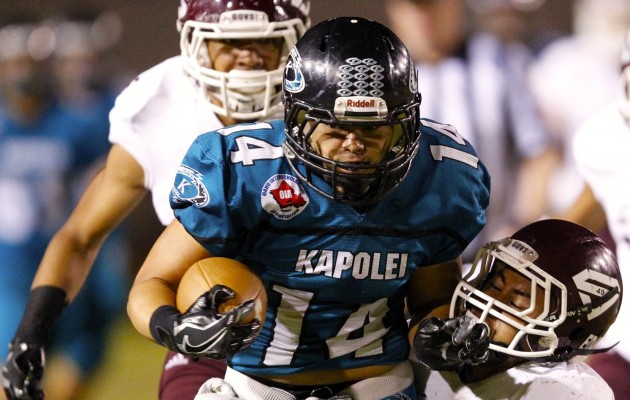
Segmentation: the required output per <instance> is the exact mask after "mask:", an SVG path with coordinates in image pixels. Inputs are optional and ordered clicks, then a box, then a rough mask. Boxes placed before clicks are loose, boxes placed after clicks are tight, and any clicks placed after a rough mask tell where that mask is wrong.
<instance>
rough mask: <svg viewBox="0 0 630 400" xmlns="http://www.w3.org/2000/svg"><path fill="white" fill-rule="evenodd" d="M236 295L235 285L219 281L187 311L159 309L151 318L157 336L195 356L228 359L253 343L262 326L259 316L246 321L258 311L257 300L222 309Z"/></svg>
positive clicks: (158, 338)
mask: <svg viewBox="0 0 630 400" xmlns="http://www.w3.org/2000/svg"><path fill="white" fill-rule="evenodd" d="M234 296H235V294H234V291H233V290H232V289H230V288H228V287H227V286H223V285H216V286H213V287H212V288H211V289H210V290H208V291H207V292H205V293H204V294H203V295H201V296H200V297H199V298H198V299H197V300H196V301H195V302H194V303H193V305H191V306H190V308H189V309H188V310H187V311H186V312H185V313H184V314H180V313H179V312H178V311H177V310H176V309H175V308H174V307H168V308H164V307H162V308H161V309H158V310H157V311H156V313H155V314H154V316H153V318H151V325H152V327H151V330H152V332H156V333H155V334H154V335H153V336H154V338H155V339H156V340H158V341H159V342H160V343H161V344H162V345H164V346H166V347H168V348H169V349H171V350H173V351H177V352H179V353H183V354H188V355H191V356H204V357H210V358H216V359H224V358H226V357H227V356H231V355H233V354H234V353H236V352H237V351H239V350H241V349H244V348H245V347H247V346H249V345H250V344H251V343H252V342H253V341H254V339H255V338H256V335H257V334H258V331H259V330H260V322H259V321H258V320H253V321H251V322H249V323H243V321H246V320H248V319H251V317H252V315H253V313H254V301H253V300H250V301H246V302H244V303H242V304H240V305H238V306H236V307H234V308H233V309H231V310H229V311H227V312H225V313H223V314H222V313H220V312H219V306H220V305H221V304H222V303H224V302H226V301H227V300H229V299H232V298H234ZM156 336H157V337H156Z"/></svg>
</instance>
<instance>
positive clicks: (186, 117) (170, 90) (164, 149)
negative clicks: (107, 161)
mask: <svg viewBox="0 0 630 400" xmlns="http://www.w3.org/2000/svg"><path fill="white" fill-rule="evenodd" d="M109 119H110V125H111V127H110V133H109V141H110V142H111V143H112V144H118V145H120V146H121V147H122V148H124V149H125V150H126V151H127V152H128V153H129V154H131V156H132V157H133V158H134V159H135V160H136V162H138V164H140V166H141V167H142V169H143V170H144V185H145V187H146V188H147V189H149V190H150V191H151V195H152V199H153V207H154V208H155V212H156V214H157V216H158V218H159V219H160V222H161V223H162V224H163V225H168V223H169V222H170V221H171V220H172V219H173V218H174V216H173V211H172V210H171V207H170V205H169V194H170V192H171V188H172V187H173V182H174V181H175V173H176V172H177V168H178V167H179V164H180V162H181V160H182V158H183V157H184V154H186V151H187V150H188V148H189V147H190V145H191V143H192V142H193V140H194V139H195V138H196V137H197V136H198V135H199V134H201V133H205V132H208V131H212V130H216V129H219V128H222V127H223V124H222V123H221V121H220V120H219V119H218V118H217V116H216V115H215V114H214V112H213V111H212V110H211V108H210V104H209V102H208V101H207V100H206V99H205V98H204V97H203V96H202V95H201V94H200V92H199V91H198V90H196V89H195V87H194V85H193V83H192V81H191V80H190V78H189V77H188V76H187V75H186V74H185V73H184V70H183V60H182V58H181V56H177V57H173V58H170V59H168V60H165V61H163V62H162V63H160V64H158V65H156V66H154V67H152V68H150V69H149V70H147V71H145V72H143V73H142V74H140V75H139V76H138V77H137V78H136V79H135V80H134V81H133V82H131V84H129V86H127V88H125V89H124V90H123V91H122V93H121V94H120V95H119V96H118V98H117V99H116V104H115V106H114V108H113V109H112V111H111V113H110V115H109Z"/></svg>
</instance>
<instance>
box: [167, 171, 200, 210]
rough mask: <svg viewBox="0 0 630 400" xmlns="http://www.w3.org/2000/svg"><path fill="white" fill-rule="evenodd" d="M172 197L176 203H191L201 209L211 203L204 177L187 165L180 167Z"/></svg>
mask: <svg viewBox="0 0 630 400" xmlns="http://www.w3.org/2000/svg"><path fill="white" fill-rule="evenodd" d="M171 197H172V199H173V201H174V202H175V203H189V204H192V205H194V206H196V207H199V208H201V207H204V206H206V205H208V203H209V202H210V194H209V193H208V189H207V188H206V186H205V185H204V184H203V175H202V174H201V173H199V172H198V171H197V170H195V169H192V168H190V167H189V166H187V165H180V166H179V170H178V171H177V176H176V177H175V187H174V188H173V190H171Z"/></svg>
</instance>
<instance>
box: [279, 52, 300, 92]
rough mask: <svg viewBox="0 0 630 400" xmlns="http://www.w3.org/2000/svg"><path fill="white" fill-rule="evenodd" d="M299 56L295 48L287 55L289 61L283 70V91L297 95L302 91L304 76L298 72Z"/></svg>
mask: <svg viewBox="0 0 630 400" xmlns="http://www.w3.org/2000/svg"><path fill="white" fill-rule="evenodd" d="M301 63H302V60H301V59H300V54H299V53H298V51H297V49H296V48H293V49H292V50H291V53H289V59H288V60H287V65H286V66H285V69H284V89H285V90H286V91H287V92H291V93H299V92H301V91H302V90H304V74H302V71H301V70H300V64H301Z"/></svg>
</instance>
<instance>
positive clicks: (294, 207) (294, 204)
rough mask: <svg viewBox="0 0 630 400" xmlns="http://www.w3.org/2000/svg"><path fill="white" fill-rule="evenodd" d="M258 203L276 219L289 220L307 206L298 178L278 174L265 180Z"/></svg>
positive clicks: (304, 193) (306, 196) (306, 198)
mask: <svg viewBox="0 0 630 400" xmlns="http://www.w3.org/2000/svg"><path fill="white" fill-rule="evenodd" d="M260 201H261V204H262V207H263V209H264V210H265V211H267V212H268V213H270V214H273V216H274V217H276V218H278V219H291V218H293V217H295V216H296V215H298V214H299V213H301V212H302V211H303V210H304V209H305V208H306V206H307V205H308V202H309V199H308V195H307V194H306V192H305V191H304V188H303V187H302V185H301V184H300V181H299V180H298V178H296V177H294V176H292V175H286V174H278V175H274V176H272V177H271V178H269V179H267V182H265V184H264V185H263V188H262V191H261V192H260Z"/></svg>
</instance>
